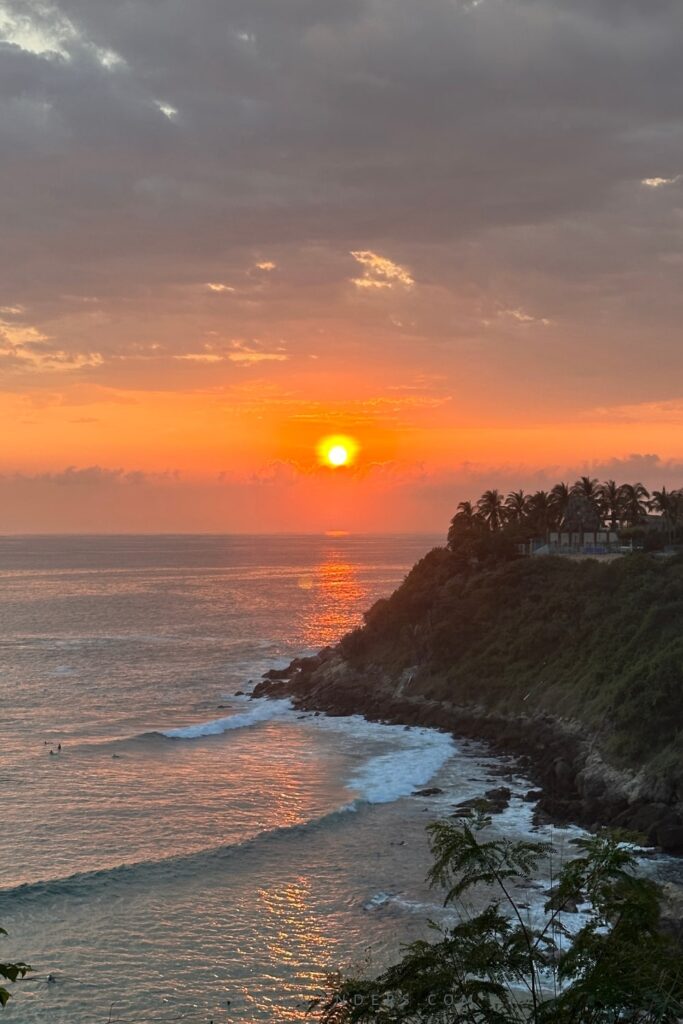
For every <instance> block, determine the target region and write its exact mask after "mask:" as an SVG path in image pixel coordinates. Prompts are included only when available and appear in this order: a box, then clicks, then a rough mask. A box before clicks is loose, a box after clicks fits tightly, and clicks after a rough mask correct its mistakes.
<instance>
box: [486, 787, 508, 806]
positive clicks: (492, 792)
mask: <svg viewBox="0 0 683 1024" xmlns="http://www.w3.org/2000/svg"><path fill="white" fill-rule="evenodd" d="M484 796H485V797H487V798H488V799H489V800H492V801H493V802H494V803H502V802H503V801H505V803H509V802H510V797H511V796H512V792H511V791H510V790H509V789H508V788H507V786H498V788H497V789H487V790H486V791H485V793H484Z"/></svg>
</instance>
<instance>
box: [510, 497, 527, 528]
mask: <svg viewBox="0 0 683 1024" xmlns="http://www.w3.org/2000/svg"><path fill="white" fill-rule="evenodd" d="M505 509H506V515H507V520H508V522H511V523H522V522H524V520H525V519H526V517H527V514H528V512H529V498H528V496H527V495H526V494H525V493H524V491H510V493H509V494H508V496H507V498H506V499H505Z"/></svg>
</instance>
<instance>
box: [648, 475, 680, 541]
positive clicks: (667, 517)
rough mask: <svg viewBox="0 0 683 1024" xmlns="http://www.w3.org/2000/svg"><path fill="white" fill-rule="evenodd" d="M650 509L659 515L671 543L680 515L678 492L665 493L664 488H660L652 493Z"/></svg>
mask: <svg viewBox="0 0 683 1024" xmlns="http://www.w3.org/2000/svg"><path fill="white" fill-rule="evenodd" d="M650 508H651V509H652V511H653V512H658V513H659V514H660V515H661V517H662V520H663V522H664V526H665V528H666V531H667V533H668V535H669V543H671V542H672V541H673V538H674V533H675V529H676V525H677V522H678V519H679V517H680V513H681V497H680V491H667V489H666V487H662V489H661V491H653V492H652V497H651V499H650Z"/></svg>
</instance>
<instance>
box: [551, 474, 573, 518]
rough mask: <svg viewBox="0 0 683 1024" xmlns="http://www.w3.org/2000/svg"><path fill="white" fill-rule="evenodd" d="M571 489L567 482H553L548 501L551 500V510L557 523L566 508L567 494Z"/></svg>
mask: <svg viewBox="0 0 683 1024" xmlns="http://www.w3.org/2000/svg"><path fill="white" fill-rule="evenodd" d="M570 493H571V491H570V488H569V484H563V483H560V484H555V486H554V487H553V489H552V490H551V492H550V501H551V502H552V506H553V512H554V513H555V517H554V518H555V519H556V521H557V522H558V523H559V522H560V521H561V519H562V516H563V515H564V513H565V510H566V508H567V502H568V501H569V495H570Z"/></svg>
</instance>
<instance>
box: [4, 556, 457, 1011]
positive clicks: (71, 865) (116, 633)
mask: <svg viewBox="0 0 683 1024" xmlns="http://www.w3.org/2000/svg"><path fill="white" fill-rule="evenodd" d="M435 541H436V539H431V538H425V537H387V538H377V537H336V538H328V537H280V538H276V537H251V538H245V537H240V538H237V537H119V538H116V537H113V538H112V537H69V538H1V539H0V693H1V699H2V707H3V719H2V737H1V741H0V782H1V784H2V826H3V827H2V830H1V832H0V890H1V891H0V923H2V925H3V927H5V928H6V929H7V931H8V932H9V937H8V938H6V939H3V940H2V945H1V946H0V955H1V956H2V957H3V959H5V958H7V959H9V958H10V957H16V958H21V959H25V960H27V961H29V962H30V963H31V964H32V965H33V966H34V968H35V974H34V975H32V976H31V977H30V978H28V979H26V980H25V981H24V982H22V983H19V984H18V985H16V986H14V987H13V991H14V998H13V1000H12V1001H11V1003H10V1005H9V1006H8V1008H7V1010H6V1011H5V1013H4V1015H3V1016H4V1018H5V1019H6V1020H7V1021H8V1022H19V1021H20V1022H22V1024H24V1022H25V1024H33V1022H45V1024H47V1022H48V1021H49V1022H50V1024H61V1022H64V1024H66V1022H68V1024H86V1022H87V1024H99V1022H105V1021H107V1020H109V1019H110V1018H111V1019H112V1020H115V1019H116V1020H126V1021H143V1020H161V1019H164V1020H167V1019H173V1020H176V1019H181V1020H186V1021H188V1022H195V1021H196V1022H199V1021H201V1022H208V1021H210V1020H213V1021H216V1022H218V1021H233V1020H234V1021H238V1020H239V1021H261V1020H264V1021H265V1020H273V1021H287V1020H302V1019H304V1007H305V1005H306V1003H307V1000H308V999H309V998H310V997H312V996H314V995H316V994H318V993H319V992H320V990H321V986H322V983H323V979H324V975H325V972H326V971H327V970H329V969H332V968H334V967H335V966H338V965H345V964H348V963H351V962H357V961H360V960H362V959H363V957H364V956H365V953H366V949H367V948H368V947H372V949H373V956H375V957H377V956H379V957H382V956H389V955H393V954H394V953H395V952H396V950H397V949H398V945H399V943H400V941H401V940H403V939H407V938H411V937H413V936H414V935H416V934H424V928H425V925H424V920H425V916H426V915H425V913H424V912H421V911H423V910H424V906H425V905H427V904H429V903H434V897H433V894H430V893H429V892H428V890H426V888H425V886H424V882H423V878H424V871H425V868H426V866H427V863H428V855H427V848H426V842H425V837H424V824H425V821H426V818H427V816H428V814H429V809H428V808H427V807H426V806H424V801H423V802H420V801H418V800H416V798H413V797H410V793H411V792H412V791H413V790H414V789H415V788H419V787H420V786H423V785H426V784H427V783H428V782H429V781H430V780H432V779H433V778H435V777H437V776H439V774H443V772H445V771H448V766H449V764H450V763H452V761H453V754H454V750H455V745H454V743H453V741H452V740H451V739H450V737H448V736H446V735H444V734H441V733H438V732H434V731H430V730H420V729H410V730H406V729H403V728H401V727H390V726H382V725H371V724H368V723H366V722H364V721H363V720H362V719H360V718H357V717H356V718H349V719H328V718H325V717H324V716H315V715H306V716H303V717H302V716H300V715H298V714H296V713H295V712H294V711H293V710H292V709H291V707H290V706H289V704H288V703H287V702H284V701H278V702H265V701H263V702H262V701H258V702H255V701H250V700H249V698H248V696H241V697H240V696H237V697H236V696H234V694H235V691H237V690H239V689H246V690H248V689H249V687H250V685H251V684H252V683H253V682H254V681H256V680H258V679H259V677H260V675H261V673H262V672H263V671H264V670H265V669H266V668H268V667H272V666H274V665H275V666H277V665H281V664H284V663H286V662H288V661H289V659H290V658H291V657H293V656H294V655H297V654H301V653H305V652H311V651H314V650H316V649H318V648H319V647H320V646H322V645H324V644H327V643H332V642H334V641H335V640H336V639H338V637H339V636H340V635H341V634H342V633H344V632H345V631H346V630H347V629H349V628H351V627H353V626H354V625H356V624H357V623H358V622H359V621H360V617H361V613H362V611H363V609H365V608H366V607H368V606H369V605H370V604H371V603H372V602H373V601H374V600H375V599H376V598H377V597H379V596H381V595H385V594H387V593H389V592H390V591H391V590H392V589H393V588H394V587H395V586H396V585H397V584H398V583H399V582H400V580H401V579H402V578H403V576H404V575H405V572H406V571H407V569H408V568H409V567H410V565H412V564H413V562H414V561H415V560H416V559H417V558H419V557H420V556H421V555H422V554H423V553H424V552H425V551H426V550H428V548H429V547H431V546H432V545H433V543H435ZM58 744H61V747H62V749H61V752H59V753H57V752H56V751H57V746H58ZM50 750H54V751H55V752H56V753H54V754H50ZM436 902H437V904H438V900H437V901H436ZM48 974H52V975H53V976H54V977H55V979H56V981H55V983H53V984H48V982H47V975H48Z"/></svg>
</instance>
